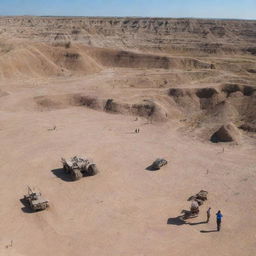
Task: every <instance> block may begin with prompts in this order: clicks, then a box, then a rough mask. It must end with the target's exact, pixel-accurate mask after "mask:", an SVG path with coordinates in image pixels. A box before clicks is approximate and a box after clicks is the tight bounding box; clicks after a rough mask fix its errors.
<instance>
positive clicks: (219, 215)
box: [216, 211, 223, 231]
mask: <svg viewBox="0 0 256 256" xmlns="http://www.w3.org/2000/svg"><path fill="white" fill-rule="evenodd" d="M222 217H223V215H222V214H221V211H218V212H217V213H216V221H217V230H218V231H220V226H221V219H222Z"/></svg>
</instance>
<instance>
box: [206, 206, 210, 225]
mask: <svg viewBox="0 0 256 256" xmlns="http://www.w3.org/2000/svg"><path fill="white" fill-rule="evenodd" d="M206 214H207V220H206V222H207V223H208V222H209V220H210V217H211V207H209V209H208V210H207V212H206Z"/></svg>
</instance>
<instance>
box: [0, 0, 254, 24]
mask: <svg viewBox="0 0 256 256" xmlns="http://www.w3.org/2000/svg"><path fill="white" fill-rule="evenodd" d="M0 15H58V16H143V17H147V16H151V17H152V16H153V17H199V18H237V19H256V0H0Z"/></svg>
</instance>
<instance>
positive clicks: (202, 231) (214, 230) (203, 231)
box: [200, 229, 218, 233]
mask: <svg viewBox="0 0 256 256" xmlns="http://www.w3.org/2000/svg"><path fill="white" fill-rule="evenodd" d="M200 232H201V233H212V232H218V230H216V229H212V230H200Z"/></svg>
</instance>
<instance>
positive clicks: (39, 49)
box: [0, 42, 101, 79]
mask: <svg viewBox="0 0 256 256" xmlns="http://www.w3.org/2000/svg"><path fill="white" fill-rule="evenodd" d="M0 70H1V71H0V79H15V78H19V77H22V78H31V77H51V76H62V75H72V74H76V75H87V74H92V73H95V72H98V71H100V70H101V68H100V66H99V65H98V64H97V63H96V62H95V61H94V60H92V59H91V57H89V56H88V55H86V54H85V53H83V52H81V51H80V50H79V48H76V47H73V48H72V47H71V48H68V49H67V48H64V47H61V46H59V47H56V46H53V45H50V44H43V43H32V44H31V43H28V42H27V43H24V42H23V43H21V44H12V49H11V50H9V51H8V52H5V54H2V55H0Z"/></svg>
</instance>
